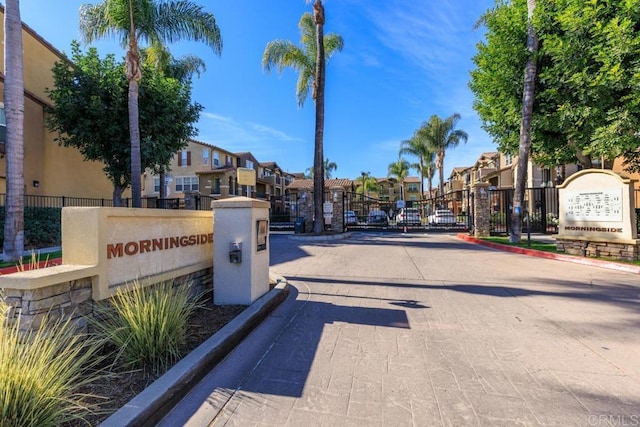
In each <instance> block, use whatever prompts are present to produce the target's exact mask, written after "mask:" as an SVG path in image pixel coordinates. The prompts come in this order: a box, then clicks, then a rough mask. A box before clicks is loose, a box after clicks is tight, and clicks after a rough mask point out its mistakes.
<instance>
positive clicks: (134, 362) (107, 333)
mask: <svg viewBox="0 0 640 427" xmlns="http://www.w3.org/2000/svg"><path fill="white" fill-rule="evenodd" d="M133 285H134V286H133V289H127V288H126V287H125V288H123V289H121V290H119V291H118V292H117V293H116V294H115V295H114V296H113V298H112V300H111V301H110V304H107V305H106V306H102V307H101V308H100V309H98V316H97V319H99V320H96V321H95V322H94V325H95V327H96V330H97V331H98V333H99V334H101V335H102V336H104V337H105V339H106V340H107V341H108V342H110V343H111V344H113V345H114V346H115V347H116V348H117V349H118V352H119V353H118V356H117V360H119V361H120V362H122V363H123V364H124V365H125V366H127V367H131V368H139V369H143V370H144V371H145V372H146V373H147V374H149V375H152V376H158V375H160V374H162V373H164V372H165V371H166V370H167V369H168V368H169V367H171V366H172V365H173V364H175V362H177V361H178V360H180V358H181V357H182V356H183V353H184V350H185V344H186V332H187V320H188V318H189V316H190V315H191V314H192V313H193V312H194V311H195V310H196V308H198V307H199V303H198V302H197V300H198V299H197V298H193V297H190V286H189V285H188V284H184V285H182V286H174V284H173V282H165V283H161V284H159V285H155V286H147V287H145V286H143V284H141V283H139V282H135V283H134V284H133Z"/></svg>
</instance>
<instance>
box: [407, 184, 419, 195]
mask: <svg viewBox="0 0 640 427" xmlns="http://www.w3.org/2000/svg"><path fill="white" fill-rule="evenodd" d="M407 191H409V192H410V193H416V192H418V191H419V190H418V184H416V183H410V184H408V185H407Z"/></svg>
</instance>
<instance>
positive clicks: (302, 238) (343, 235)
mask: <svg viewBox="0 0 640 427" xmlns="http://www.w3.org/2000/svg"><path fill="white" fill-rule="evenodd" d="M352 234H353V233H352V232H351V231H347V232H346V233H339V234H321V235H318V236H315V235H313V236H312V235H309V236H303V235H300V234H298V235H293V236H289V239H291V240H300V241H303V242H329V241H332V240H343V239H348V238H349V237H351V235H352Z"/></svg>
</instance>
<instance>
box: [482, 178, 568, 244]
mask: <svg viewBox="0 0 640 427" xmlns="http://www.w3.org/2000/svg"><path fill="white" fill-rule="evenodd" d="M513 192H514V190H513V189H511V188H508V189H493V190H491V189H490V190H489V202H490V209H491V215H490V220H489V222H490V227H491V234H494V235H506V234H509V233H510V231H511V211H512V208H513V205H512V203H513ZM524 194H525V195H524V201H523V208H524V215H523V216H522V218H523V223H522V231H523V232H526V231H531V232H532V233H544V234H553V233H557V232H558V230H557V227H558V212H559V209H560V207H559V201H558V189H557V188H555V187H541V188H527V189H525V193H524Z"/></svg>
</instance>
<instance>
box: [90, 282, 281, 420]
mask: <svg viewBox="0 0 640 427" xmlns="http://www.w3.org/2000/svg"><path fill="white" fill-rule="evenodd" d="M288 293H289V284H288V283H287V281H286V280H285V279H284V278H279V279H278V281H277V284H276V286H275V287H274V288H273V289H272V290H270V291H269V292H267V293H266V294H265V295H263V296H262V297H260V298H258V299H257V300H256V301H255V302H254V303H253V304H251V305H250V306H249V307H247V308H246V309H245V310H244V311H243V312H242V313H240V314H239V315H238V316H236V317H235V318H234V319H233V320H232V321H231V322H229V323H227V324H226V325H225V326H224V327H223V328H222V329H220V330H219V331H218V332H216V333H215V334H214V335H213V336H211V337H210V338H209V339H208V340H206V341H205V342H204V343H202V344H201V345H200V346H199V347H198V348H196V349H195V350H193V351H192V352H191V353H189V354H187V355H186V356H185V357H184V358H183V359H181V360H180V361H179V362H178V363H176V364H175V365H174V366H173V367H172V368H171V369H169V370H168V371H167V372H166V373H165V374H164V375H162V376H161V377H160V378H158V379H157V380H156V381H154V382H153V383H152V384H151V385H150V386H149V387H147V388H145V389H144V390H143V391H142V392H141V393H140V394H138V395H137V396H135V397H134V398H133V399H131V400H130V401H129V402H128V403H127V404H126V405H125V406H123V407H122V408H120V409H118V410H117V411H116V412H114V413H113V414H112V415H111V416H110V417H109V418H107V419H106V420H104V421H103V422H102V423H101V424H100V425H101V426H103V427H122V426H152V425H156V424H157V422H159V421H160V420H161V419H162V418H163V417H164V416H165V415H166V414H167V413H168V412H169V411H170V410H171V409H172V408H173V407H174V406H175V405H176V404H177V403H178V402H179V401H180V400H182V398H183V397H184V396H186V395H187V393H188V392H189V391H190V390H191V389H192V388H193V387H194V386H195V385H196V384H197V383H198V382H199V381H200V380H201V379H202V378H203V377H204V376H205V375H207V374H208V373H209V371H210V370H211V369H212V368H213V367H214V366H215V365H216V364H217V363H218V362H219V361H221V360H222V359H223V358H224V357H225V356H226V355H227V354H228V353H229V352H230V351H231V350H233V348H234V347H235V346H236V345H237V344H238V343H240V341H242V340H243V339H244V337H245V336H246V335H247V334H248V333H249V332H250V331H251V330H253V329H254V328H255V327H256V326H258V325H259V324H260V323H261V322H262V321H263V320H264V319H265V318H266V317H267V316H269V314H270V313H271V312H272V311H273V310H274V309H275V308H276V307H277V306H278V305H279V304H280V303H281V302H283V301H284V300H285V299H286V297H287V294H288Z"/></svg>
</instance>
